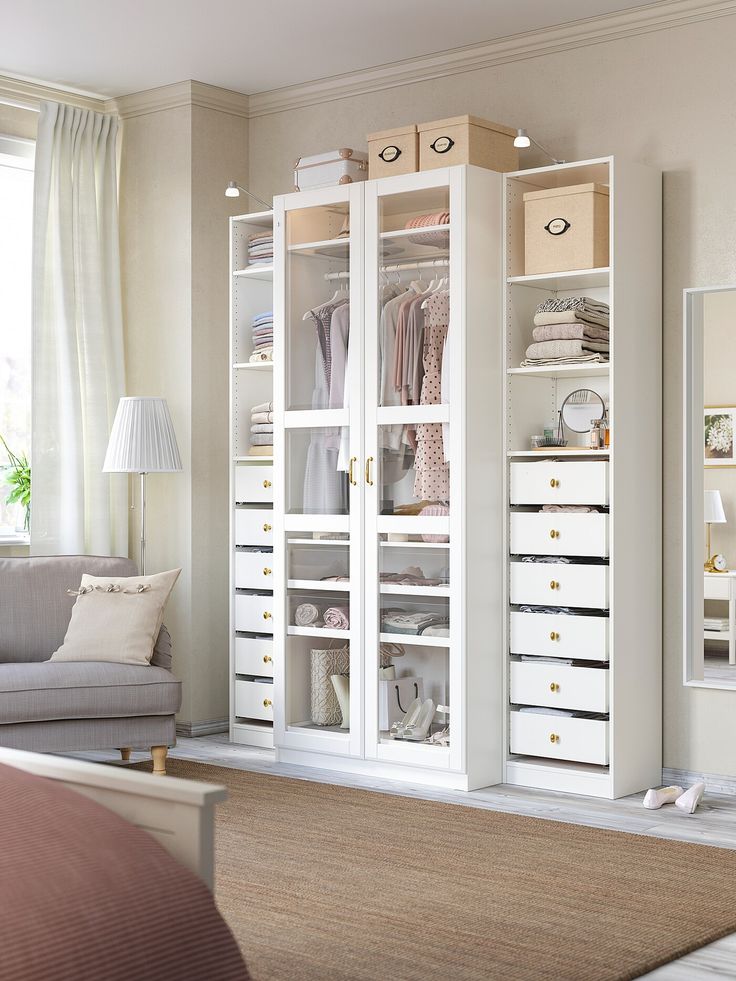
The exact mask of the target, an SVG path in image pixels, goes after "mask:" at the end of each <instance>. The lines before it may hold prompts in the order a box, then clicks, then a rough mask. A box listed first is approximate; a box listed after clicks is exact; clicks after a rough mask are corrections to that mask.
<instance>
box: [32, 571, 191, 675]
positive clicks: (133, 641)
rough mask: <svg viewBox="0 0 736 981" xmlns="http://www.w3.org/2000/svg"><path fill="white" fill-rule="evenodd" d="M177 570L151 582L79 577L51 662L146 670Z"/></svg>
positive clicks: (140, 578)
mask: <svg viewBox="0 0 736 981" xmlns="http://www.w3.org/2000/svg"><path fill="white" fill-rule="evenodd" d="M180 572H181V569H173V570H171V572H159V573H157V574H156V575H155V576H131V577H129V578H120V577H117V578H116V577H110V576H88V575H87V574H85V575H83V576H82V582H81V583H80V586H79V593H78V595H77V602H76V603H75V604H74V606H73V607H72V616H71V620H70V621H69V626H68V628H67V631H66V637H64V643H63V644H62V645H61V647H60V648H59V649H58V651H54V653H53V654H52V655H51V660H52V661H115V662H117V663H119V664H150V662H151V657H152V656H153V647H154V644H155V643H156V638H157V637H158V632H159V630H160V628H161V624H162V623H163V618H164V607H165V606H166V601H167V600H168V598H169V594H170V593H171V590H172V589H173V588H174V583H175V582H176V580H177V579H178V578H179V573H180Z"/></svg>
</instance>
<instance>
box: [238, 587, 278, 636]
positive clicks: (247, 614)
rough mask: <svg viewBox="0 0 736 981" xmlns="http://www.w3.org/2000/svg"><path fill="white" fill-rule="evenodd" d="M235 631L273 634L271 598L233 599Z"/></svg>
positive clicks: (241, 596)
mask: <svg viewBox="0 0 736 981" xmlns="http://www.w3.org/2000/svg"><path fill="white" fill-rule="evenodd" d="M235 629H236V630H243V631H247V632H250V633H262V634H272V633H273V596H251V595H248V594H246V595H238V596H236V597H235Z"/></svg>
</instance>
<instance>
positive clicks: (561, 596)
mask: <svg viewBox="0 0 736 981" xmlns="http://www.w3.org/2000/svg"><path fill="white" fill-rule="evenodd" d="M511 602H512V603H515V604H518V603H525V604H526V603H528V604H529V605H530V606H579V607H583V608H591V609H595V610H605V609H607V607H608V566H607V565H565V564H564V563H562V562H512V563H511ZM537 615H538V614H536V613H535V614H534V616H537Z"/></svg>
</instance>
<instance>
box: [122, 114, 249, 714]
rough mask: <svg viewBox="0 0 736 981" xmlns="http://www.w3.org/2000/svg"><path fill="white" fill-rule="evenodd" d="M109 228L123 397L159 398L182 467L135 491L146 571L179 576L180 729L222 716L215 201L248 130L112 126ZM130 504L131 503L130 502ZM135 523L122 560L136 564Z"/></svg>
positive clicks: (223, 377)
mask: <svg viewBox="0 0 736 981" xmlns="http://www.w3.org/2000/svg"><path fill="white" fill-rule="evenodd" d="M122 146H123V150H122V160H121V188H120V224H121V251H122V256H123V304H124V309H123V314H124V323H125V338H126V365H127V384H128V394H131V395H143V394H146V395H163V396H164V397H165V398H166V399H167V400H168V403H169V407H170V409H171V414H172V418H173V422H174V426H175V428H176V433H177V438H178V442H179V448H180V451H181V455H182V463H183V466H184V471H183V473H180V474H153V475H151V476H149V478H148V497H147V504H148V507H147V511H146V516H147V525H148V527H147V541H148V546H147V570H148V571H156V570H162V569H168V568H173V567H177V566H181V567H182V569H183V572H182V575H181V577H180V579H179V582H178V583H177V585H176V588H175V590H174V593H173V594H172V598H171V601H170V604H169V607H168V609H167V613H166V622H167V625H168V626H169V628H170V630H171V632H172V635H173V638H174V670H175V671H176V673H177V674H178V676H179V677H180V678H181V679H182V682H183V691H184V702H183V705H182V709H181V713H180V722H182V723H184V724H187V723H195V724H196V723H206V722H210V721H217V720H225V719H227V717H228V685H227V677H228V617H229V609H228V505H227V499H228V489H227V474H228V466H229V464H228V452H229V451H228V389H227V378H228V277H227V249H228V236H227V217H228V215H229V214H232V213H236V212H237V210H238V207H239V206H240V207H242V202H240V201H239V199H235V200H234V201H232V200H231V199H227V198H225V196H224V194H223V191H224V187H225V184H226V181H227V178H229V177H230V176H232V175H239V176H240V177H241V179H244V178H245V168H246V163H247V122H246V121H245V120H244V119H243V118H242V117H239V116H234V115H230V114H228V113H223V112H219V111H215V110H211V109H203V108H200V107H198V106H192V105H186V106H179V107H177V108H173V109H166V110H162V111H158V112H151V113H147V114H144V115H137V116H132V117H129V118H126V119H125V120H124V132H123V143H122ZM136 494H137V492H136ZM137 514H138V512H136V513H135V514H133V515H131V518H132V520H131V534H130V549H131V555H133V556H137V555H138V527H139V526H138V520H137Z"/></svg>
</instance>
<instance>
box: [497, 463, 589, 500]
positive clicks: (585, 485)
mask: <svg viewBox="0 0 736 981" xmlns="http://www.w3.org/2000/svg"><path fill="white" fill-rule="evenodd" d="M511 503H512V504H600V505H604V506H607V505H608V463H607V462H605V461H603V460H595V461H593V460H591V461H590V462H581V463H578V462H574V461H572V460H570V461H564V460H563V461H562V462H561V463H555V462H549V463H548V462H546V461H545V462H538V463H522V462H519V463H512V464H511Z"/></svg>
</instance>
